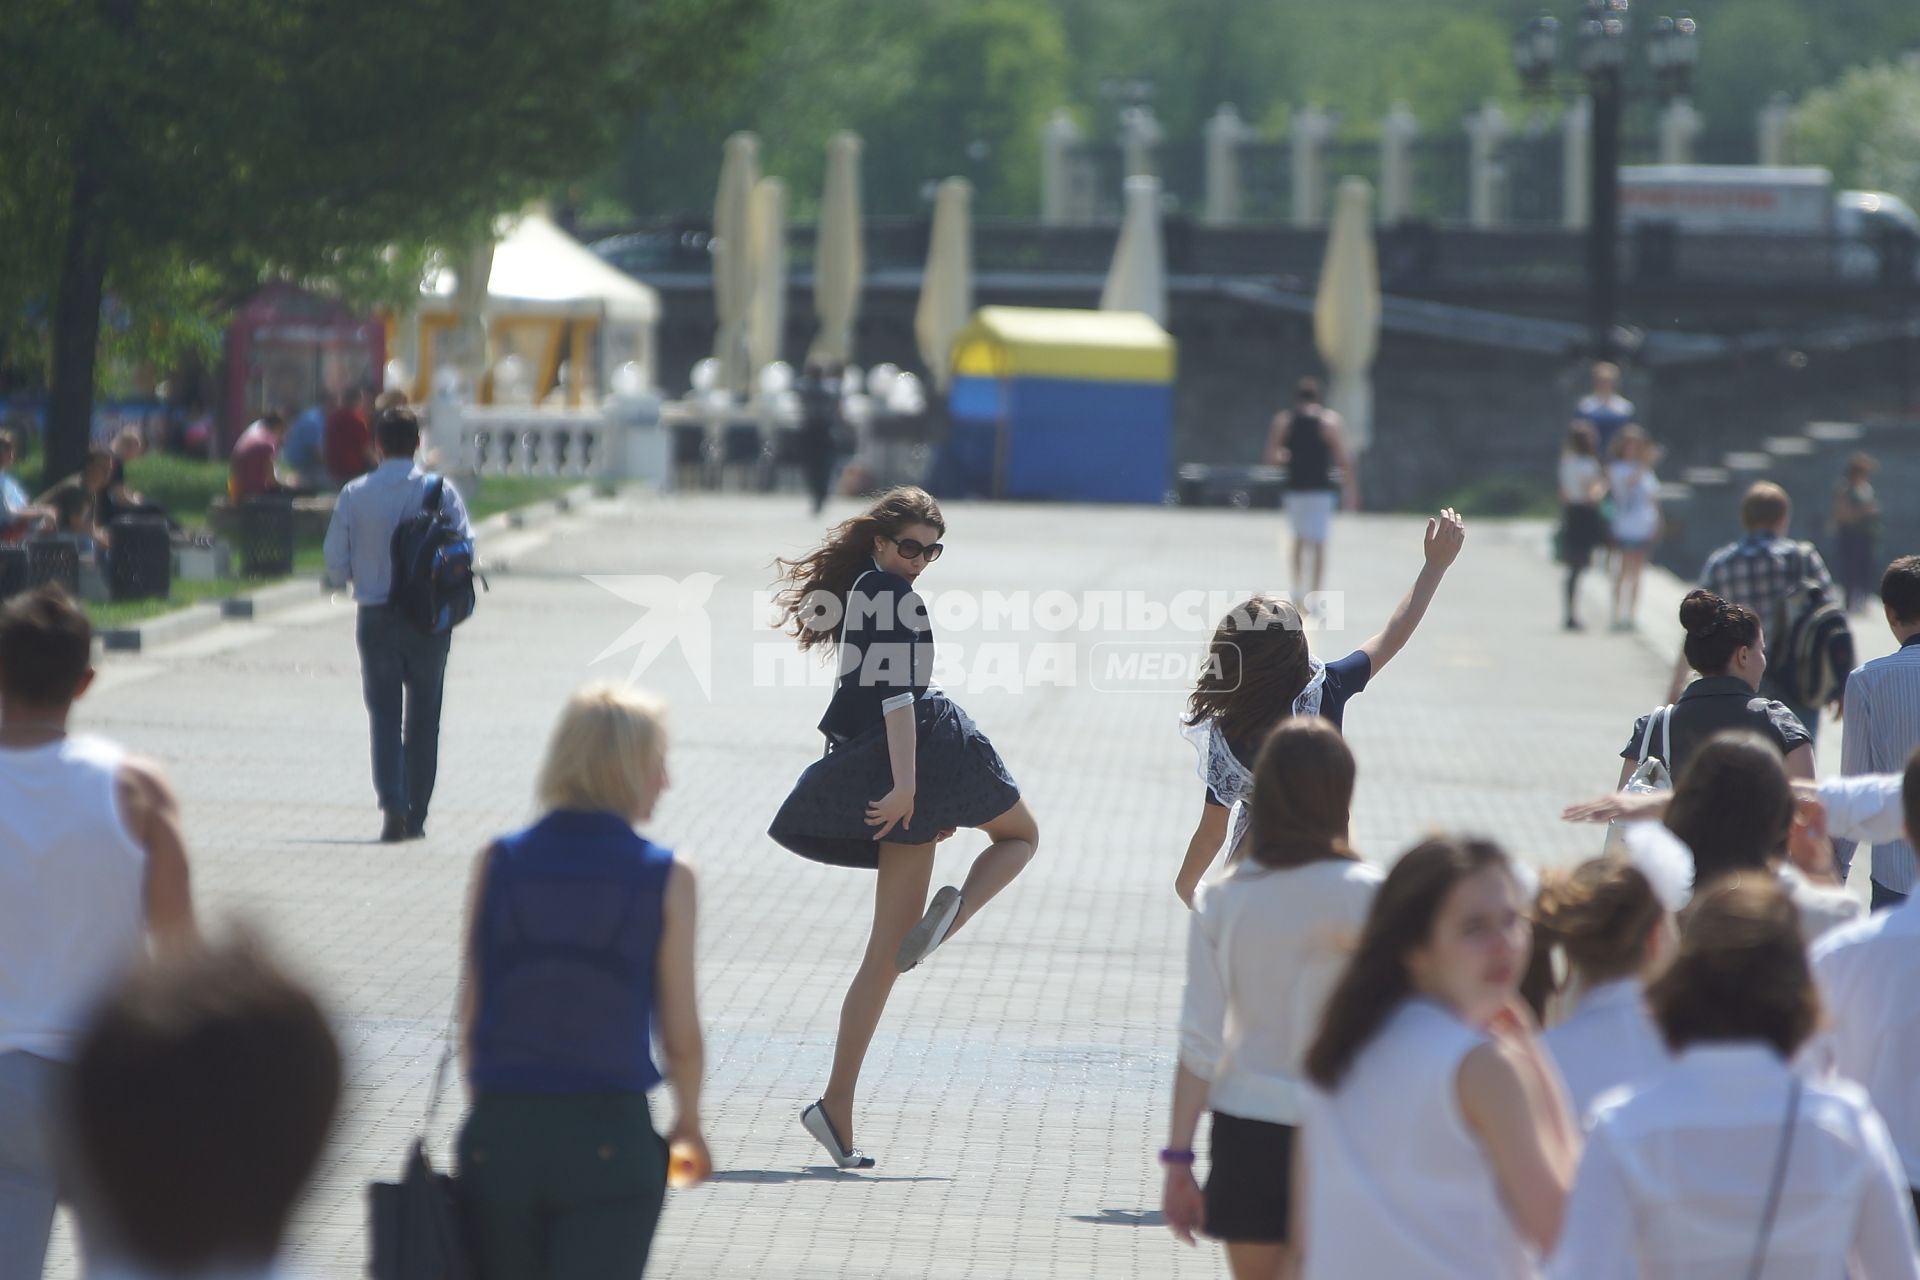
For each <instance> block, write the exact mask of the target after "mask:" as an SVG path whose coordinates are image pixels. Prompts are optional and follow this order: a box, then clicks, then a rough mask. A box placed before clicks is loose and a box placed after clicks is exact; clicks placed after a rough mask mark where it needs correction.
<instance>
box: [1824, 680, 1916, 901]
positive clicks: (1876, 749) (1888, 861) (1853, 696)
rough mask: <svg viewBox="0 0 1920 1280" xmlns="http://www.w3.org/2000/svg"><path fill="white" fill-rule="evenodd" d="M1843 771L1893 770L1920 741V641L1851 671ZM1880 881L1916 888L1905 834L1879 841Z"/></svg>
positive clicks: (1876, 865)
mask: <svg viewBox="0 0 1920 1280" xmlns="http://www.w3.org/2000/svg"><path fill="white" fill-rule="evenodd" d="M1841 729H1842V732H1841V735H1840V772H1842V773H1844V774H1858V773H1892V772H1897V771H1899V770H1901V769H1904V768H1906V767H1907V757H1908V756H1909V755H1911V754H1912V753H1913V749H1914V748H1915V747H1920V643H1913V644H1906V645H1902V646H1901V647H1900V648H1898V649H1896V650H1894V651H1893V652H1892V653H1890V654H1888V655H1886V656H1885V657H1884V658H1875V659H1874V660H1873V661H1872V662H1869V663H1866V664H1865V665H1863V666H1860V667H1856V668H1855V669H1854V672H1853V674H1852V675H1850V676H1848V677H1847V714H1846V717H1845V719H1843V720H1842V721H1841ZM1873 879H1874V882H1875V883H1877V884H1880V885H1882V886H1884V887H1886V888H1888V889H1892V890H1894V891H1895V892H1898V893H1907V892H1910V891H1911V890H1912V889H1913V882H1914V864H1913V846H1912V845H1910V844H1908V843H1907V842H1906V839H1905V837H1904V836H1896V837H1895V838H1894V839H1892V840H1887V841H1877V842H1875V844H1874V847H1873Z"/></svg>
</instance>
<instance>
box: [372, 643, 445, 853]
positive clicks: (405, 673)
mask: <svg viewBox="0 0 1920 1280" xmlns="http://www.w3.org/2000/svg"><path fill="white" fill-rule="evenodd" d="M356 639H358V641H359V643H360V689H361V692H362V693H363V694H364V695H365V697H366V702H367V719H368V720H369V721H370V722H371V724H372V728H373V789H374V793H375V794H376V795H378V796H379V798H380V807H381V808H382V809H384V810H386V811H387V812H388V813H397V814H400V815H402V816H403V817H405V818H406V820H407V821H408V823H410V824H411V825H413V826H419V825H420V824H422V823H424V822H425V821H426V820H427V803H428V801H430V800H432V799H433V779H434V774H435V772H436V771H437V770H438V768H439V763H440V691H441V685H442V684H443V683H444V682H445V680H446V675H447V651H448V649H449V647H450V646H451V642H452V639H453V637H452V635H451V633H449V634H447V635H442V636H425V635H421V634H420V632H419V631H417V630H415V629H414V626H413V624H412V623H410V622H408V621H407V620H406V619H405V618H403V617H401V616H400V615H399V614H398V613H396V612H394V611H393V610H392V609H389V608H387V607H386V606H385V605H365V606H362V607H361V610H360V619H359V626H358V629H357V632H356Z"/></svg>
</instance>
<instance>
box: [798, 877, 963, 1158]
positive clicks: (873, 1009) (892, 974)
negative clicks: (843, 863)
mask: <svg viewBox="0 0 1920 1280" xmlns="http://www.w3.org/2000/svg"><path fill="white" fill-rule="evenodd" d="M989 852H991V850H989ZM985 856H986V854H984V853H983V854H982V855H981V857H983V858H984V857H985ZM975 865H978V864H977V863H976V864H975ZM932 876H933V846H932V845H930V844H894V843H892V842H891V841H882V842H881V844H880V870H879V873H878V875H877V876H876V877H875V880H874V888H873V931H872V932H871V933H869V934H868V935H867V951H866V954H865V955H864V956H862V957H861V958H860V968H859V969H858V970H857V971H855V973H854V975H853V983H852V985H851V986H849V987H848V988H847V998H846V1000H845V1001H844V1002H842V1004H841V1006H840V1035H839V1038H838V1039H837V1040H835V1041H834V1045H833V1071H832V1074H830V1075H829V1076H828V1077H827V1091H826V1092H825V1093H824V1094H822V1095H821V1099H820V1100H821V1103H822V1105H823V1106H824V1107H825V1108H826V1112H827V1119H829V1120H831V1121H832V1122H833V1127H834V1129H835V1131H836V1132H838V1133H839V1135H840V1140H841V1141H842V1142H844V1143H846V1144H847V1146H848V1147H849V1148H851V1147H852V1146H853V1145H854V1143H853V1098H854V1086H855V1085H857V1084H858V1083H859V1081H860V1064H861V1063H862V1062H863V1061H865V1060H866V1056H867V1046H869V1045H870V1044H872V1043H873V1033H874V1030H875V1029H876V1028H878V1027H879V1025H880V1015H881V1014H882V1013H883V1012H885V1011H886V1007H887V996H888V994H889V993H891V992H892V990H893V983H894V979H896V978H898V977H899V976H900V973H899V971H898V969H897V968H895V966H894V957H895V956H896V955H897V954H898V953H899V950H900V943H901V942H902V941H903V940H905V938H906V936H907V931H908V930H909V929H911V928H913V926H914V925H916V924H918V923H919V922H920V913H921V912H923V911H925V910H926V908H927V883H928V881H929V880H930V879H931V878H932Z"/></svg>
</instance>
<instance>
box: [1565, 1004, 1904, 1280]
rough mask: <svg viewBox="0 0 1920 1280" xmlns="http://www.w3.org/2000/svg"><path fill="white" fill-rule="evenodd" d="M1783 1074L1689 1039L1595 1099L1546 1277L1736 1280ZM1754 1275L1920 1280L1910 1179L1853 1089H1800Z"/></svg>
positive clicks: (1744, 1266) (1761, 1209) (1773, 1151)
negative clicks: (1638, 1076)
mask: <svg viewBox="0 0 1920 1280" xmlns="http://www.w3.org/2000/svg"><path fill="white" fill-rule="evenodd" d="M1791 1079H1792V1076H1791V1075H1790V1074H1789V1072H1788V1070H1787V1065H1786V1064H1785V1063H1784V1062H1782V1061H1781V1060H1780V1058H1779V1056H1778V1055H1777V1054H1775V1053H1774V1051H1773V1050H1772V1049H1771V1048H1770V1047H1768V1046H1766V1045H1762V1044H1757V1043H1753V1042H1745V1043H1737V1044H1713V1045H1704V1044H1696V1045H1693V1046H1691V1047H1689V1048H1688V1049H1686V1050H1685V1051H1684V1052H1682V1053H1681V1054H1680V1056H1679V1057H1678V1059H1676V1060H1675V1062H1674V1063H1673V1065H1672V1066H1670V1067H1668V1068H1667V1069H1666V1070H1665V1071H1663V1072H1662V1073H1660V1075H1658V1076H1657V1077H1655V1078H1654V1079H1653V1080H1652V1081H1650V1082H1649V1083H1648V1084H1646V1085H1645V1086H1644V1087H1643V1088H1641V1089H1639V1090H1638V1091H1631V1090H1621V1091H1618V1092H1616V1093H1613V1094H1609V1095H1607V1096H1606V1097H1604V1098H1602V1099H1601V1101H1600V1103H1599V1105H1598V1106H1597V1107H1596V1108H1595V1115H1594V1125H1593V1130H1592V1132H1591V1133H1589V1134H1588V1136H1587V1147H1586V1152H1585V1154H1584V1155H1583V1156H1582V1158H1581V1161H1580V1173H1579V1177H1578V1178H1577V1179H1576V1180H1575V1183H1574V1188H1573V1197H1572V1199H1571V1200H1570V1201H1569V1202H1568V1204H1567V1216H1566V1225H1565V1227H1564V1228H1563V1229H1562V1231H1561V1233H1560V1242H1559V1244H1558V1246H1557V1247H1556V1249H1555V1251H1554V1256H1553V1260H1552V1264H1551V1269H1550V1273H1551V1274H1552V1275H1553V1276H1554V1277H1555V1280H1629V1278H1635V1277H1637V1278H1643V1280H1669V1278H1670V1280H1745V1278H1746V1276H1747V1275H1748V1270H1749V1268H1750V1266H1751V1265H1752V1261H1753V1256H1754V1253H1755V1251H1756V1247H1757V1246H1758V1245H1759V1243H1760V1240H1759V1237H1760V1227H1761V1222H1762V1220H1763V1219H1764V1217H1765V1212H1766V1201H1767V1192H1768V1189H1769V1187H1770V1186H1771V1184H1772V1181H1773V1176H1774V1168H1775V1165H1776V1163H1777V1161H1778V1157H1779V1151H1780V1146H1781V1136H1782V1132H1783V1130H1784V1129H1785V1126H1786V1119H1787V1097H1788V1087H1789V1083H1790V1081H1791ZM1760 1274H1761V1275H1762V1276H1764V1277H1766V1280H1825V1278H1826V1277H1838V1276H1842V1275H1851V1276H1853V1277H1854V1278H1855V1280H1920V1259H1916V1256H1915V1239H1914V1226H1913V1202H1912V1200H1911V1199H1910V1198H1909V1196H1908V1194H1907V1185H1906V1178H1905V1176H1904V1175H1902V1174H1901V1173H1900V1171H1899V1168H1898V1165H1897V1164H1896V1162H1895V1159H1894V1154H1893V1144H1892V1143H1891V1142H1890V1141H1889V1140H1888V1138H1887V1131H1886V1128H1885V1126H1883V1125H1882V1124H1881V1123H1880V1117H1879V1116H1878V1115H1876V1114H1875V1113H1874V1110H1873V1108H1872V1106H1871V1105H1869V1104H1868V1102H1867V1099H1866V1095H1865V1094H1864V1093H1862V1092H1861V1091H1860V1090H1858V1089H1856V1088H1854V1087H1853V1086H1852V1085H1847V1084H1807V1085H1805V1086H1804V1090H1803V1093H1802V1096H1801V1099H1800V1110H1799V1114H1798V1116H1797V1118H1796V1119H1795V1122H1794V1128H1793V1140H1792V1143H1791V1144H1790V1146H1789V1148H1788V1155H1787V1161H1786V1173H1785V1176H1784V1180H1783V1181H1782V1184H1781V1194H1780V1201H1779V1208H1778V1211H1777V1213H1776V1214H1775V1216H1774V1222H1773V1227H1772V1231H1771V1233H1770V1234H1769V1236H1768V1238H1767V1244H1766V1256H1765V1262H1764V1265H1763V1267H1762V1268H1761V1271H1760Z"/></svg>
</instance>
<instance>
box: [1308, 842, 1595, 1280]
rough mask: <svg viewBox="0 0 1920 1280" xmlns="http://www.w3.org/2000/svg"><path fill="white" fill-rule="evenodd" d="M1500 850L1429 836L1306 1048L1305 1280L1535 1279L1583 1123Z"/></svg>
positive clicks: (1385, 889) (1364, 937)
mask: <svg viewBox="0 0 1920 1280" xmlns="http://www.w3.org/2000/svg"><path fill="white" fill-rule="evenodd" d="M1524 908H1525V898H1524V895H1523V893H1522V891H1521V888H1520V884H1519V882H1518V880H1517V878H1516V877H1515V875H1514V870H1513V865H1512V864H1511V863H1510V862H1509V861H1508V860H1507V856H1506V854H1505V853H1504V852H1502V851H1501V849H1500V848H1499V846H1498V845H1494V844H1491V843H1489V842H1487V841H1483V840H1452V839H1443V838H1435V839H1430V840H1427V841H1425V842H1423V843H1421V844H1419V845H1416V846H1415V847H1414V848H1413V849H1411V850H1409V851H1408V852H1407V853H1406V855H1405V856H1403V857H1402V858H1401V859H1400V861H1399V862H1397V863H1395V864H1394V866H1393V869H1392V870H1391V871H1389V872H1388V873H1387V878H1386V880H1385V881H1384V882H1383V883H1382V884H1381V886H1380V890H1379V892H1378V893H1377V894H1375V895H1374V899H1373V906H1372V909H1371V910H1370V911H1369V913H1368V916H1367V923H1366V927H1365V929H1364V930H1363V932H1362V934H1361V937H1360V944H1359V948H1358V950H1357V951H1356V952H1355V954H1354V957H1353V959H1352V961H1351V962H1349V964H1348V965H1347V968H1346V971H1345V972H1344V973H1343V975H1342V976H1341V979H1340V982H1339V984H1338V985H1337V986H1336V987H1335V988H1334V991H1333V994H1332V996H1331V997H1329V999H1328V1001H1327V1007H1326V1013H1325V1015H1324V1016H1323V1019H1322V1021H1321V1025H1320V1030H1319V1033H1318V1035H1317V1036H1316V1037H1315V1038H1314V1041H1313V1045H1312V1047H1311V1048H1310V1049H1309V1050H1308V1051H1307V1059H1306V1070H1307V1076H1308V1078H1309V1079H1310V1080H1311V1081H1312V1083H1313V1085H1314V1089H1313V1091H1312V1093H1311V1094H1310V1095H1309V1098H1308V1102H1307V1107H1306V1123H1305V1124H1304V1125H1303V1126H1302V1129H1301V1134H1300V1138H1299V1141H1298V1143H1297V1144H1296V1150H1297V1151H1298V1152H1299V1155H1298V1156H1297V1157H1296V1159H1297V1160H1298V1161H1299V1164H1298V1168H1299V1170H1300V1172H1299V1174H1298V1176H1297V1177H1296V1179H1295V1187H1296V1194H1297V1195H1298V1197H1299V1199H1297V1200H1296V1202H1295V1209H1294V1222H1295V1226H1296V1238H1295V1241H1294V1245H1295V1247H1296V1248H1298V1249H1301V1250H1302V1251H1303V1252H1304V1255H1305V1256H1304V1266H1303V1270H1302V1275H1303V1276H1304V1277H1305V1278H1306V1280H1353V1277H1358V1276H1420V1277H1422V1280H1531V1277H1533V1276H1534V1275H1535V1274H1536V1273H1537V1267H1536V1261H1535V1259H1536V1257H1537V1256H1538V1255H1539V1254H1543V1253H1544V1252H1545V1251H1546V1250H1548V1249H1550V1248H1551V1247H1552V1245H1553V1242H1554V1240H1555V1238H1556V1237H1557V1236H1558V1235H1559V1231H1560V1215H1561V1212H1562V1210H1563V1208H1564V1206H1565V1203H1566V1195H1567V1188H1568V1186H1569V1185H1570V1183H1571V1182H1572V1178H1573V1169H1574V1163H1575V1160H1576V1158H1577V1155H1578V1150H1579V1142H1580V1137H1579V1131H1578V1129H1577V1127H1576V1126H1575V1124H1574V1122H1573V1118H1572V1116H1571V1115H1570V1114H1569V1113H1568V1110H1567V1101H1566V1095H1565V1092H1564V1090H1563V1089H1562V1087H1561V1084H1560V1079H1559V1075H1558V1073H1557V1072H1555V1071H1554V1069H1553V1065H1552V1064H1551V1063H1550V1062H1549V1061H1548V1060H1547V1056H1546V1052H1545V1050H1544V1049H1542V1047H1541V1045H1540V1041H1539V1036H1538V1034H1537V1032H1536V1031H1535V1029H1534V1026H1533V1018H1532V1014H1531V1013H1530V1012H1529V1011H1528V1010H1527V1008H1526V1005H1525V1004H1524V1003H1523V1002H1522V1001H1521V1000H1520V998H1519V986H1520V978H1521V975H1522V974H1523V973H1524V972H1525V970H1526V967H1527V957H1528V950H1529V942H1530V926H1529V924H1528V922H1527V918H1526V915H1525V914H1524Z"/></svg>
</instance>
